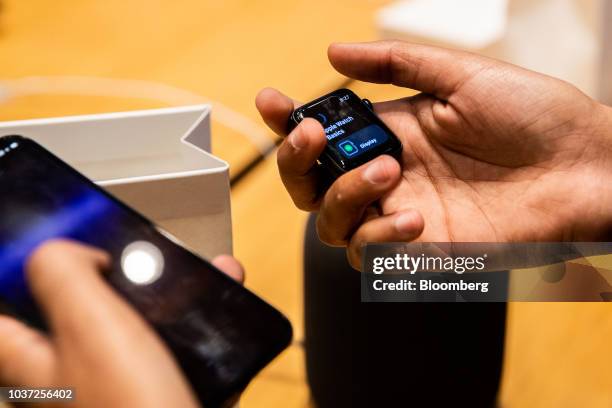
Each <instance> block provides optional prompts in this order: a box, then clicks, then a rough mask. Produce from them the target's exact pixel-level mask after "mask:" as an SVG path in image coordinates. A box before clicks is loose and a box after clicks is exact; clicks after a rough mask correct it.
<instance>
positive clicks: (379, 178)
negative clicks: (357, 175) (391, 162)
mask: <svg viewBox="0 0 612 408" xmlns="http://www.w3.org/2000/svg"><path fill="white" fill-rule="evenodd" d="M363 177H364V178H365V179H366V180H367V181H369V182H370V183H372V184H380V183H384V182H385V181H387V180H388V179H389V174H388V173H387V169H386V168H385V164H384V163H383V162H382V161H380V160H379V161H376V162H374V163H372V164H370V166H369V167H368V168H367V169H366V170H365V172H364V173H363Z"/></svg>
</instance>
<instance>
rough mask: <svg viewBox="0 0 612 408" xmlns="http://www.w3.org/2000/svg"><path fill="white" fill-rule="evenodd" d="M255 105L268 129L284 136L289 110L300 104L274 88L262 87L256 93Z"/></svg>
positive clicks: (291, 110)
mask: <svg viewBox="0 0 612 408" xmlns="http://www.w3.org/2000/svg"><path fill="white" fill-rule="evenodd" d="M255 106H256V107H257V110H259V113H260V114H261V117H262V118H263V120H264V122H266V124H267V125H268V126H269V127H270V129H272V130H273V131H274V132H275V133H276V134H277V135H279V136H285V135H286V134H287V125H288V123H289V117H290V115H291V112H293V110H294V109H295V108H297V107H298V106H300V104H299V103H298V102H296V101H294V100H293V99H291V98H289V97H288V96H286V95H284V94H282V93H281V92H279V91H277V90H276V89H273V88H264V89H262V90H261V91H259V93H258V94H257V97H256V98H255Z"/></svg>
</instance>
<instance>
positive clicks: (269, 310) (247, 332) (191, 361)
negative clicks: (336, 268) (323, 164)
mask: <svg viewBox="0 0 612 408" xmlns="http://www.w3.org/2000/svg"><path fill="white" fill-rule="evenodd" d="M53 238H66V239H72V240H76V241H80V242H83V243H85V244H88V245H92V246H95V247H98V248H102V249H104V250H105V251H107V252H109V253H110V254H111V255H112V259H113V261H112V267H111V270H110V271H108V274H106V275H105V277H106V279H107V280H108V282H109V284H110V285H111V286H112V287H113V288H114V289H115V290H117V292H119V293H120V294H121V295H122V296H123V297H124V298H125V299H127V301H128V302H129V303H131V304H132V306H133V307H135V308H136V310H138V312H139V313H140V314H141V315H142V316H143V317H144V318H145V319H146V320H147V321H148V322H149V323H150V324H151V326H152V327H153V328H154V329H155V330H156V331H157V333H158V334H159V335H160V336H161V337H162V338H163V340H164V341H165V342H166V344H167V346H168V347H169V348H170V350H171V351H172V352H173V354H174V356H175V358H176V359H177V361H178V363H179V364H180V366H181V368H182V369H183V371H184V373H185V374H186V377H187V378H188V379H189V381H190V383H191V385H192V387H193V389H194V390H195V392H196V394H197V395H198V397H199V399H200V400H201V402H202V404H203V405H204V406H206V407H219V406H225V405H227V404H229V403H231V402H232V401H233V400H234V399H235V398H237V396H238V395H239V394H240V393H241V391H242V390H244V388H245V387H246V386H247V384H248V383H249V381H250V380H251V379H252V378H253V377H254V376H255V374H256V373H257V372H258V371H260V370H261V369H262V368H263V367H264V366H265V365H266V364H268V363H269V362H270V361H271V360H272V359H273V358H274V357H275V356H276V355H277V354H279V353H280V352H281V351H282V350H283V349H285V348H286V347H287V346H288V345H289V343H290V341H291V337H292V329H291V325H290V323H289V321H288V320H287V319H286V318H285V317H284V316H283V315H282V314H281V313H280V312H278V311H277V310H276V309H274V308H273V307H272V306H270V305H268V304H267V303H265V302H264V301H263V300H261V299H260V298H258V297H257V296H256V295H254V294H253V293H251V292H249V291H248V290H247V289H245V288H244V287H242V286H241V285H240V284H238V283H237V282H235V281H234V280H232V279H231V278H229V277H228V276H226V275H225V274H224V273H222V272H221V271H219V270H218V269H216V268H215V267H214V266H212V265H211V264H210V263H209V262H207V261H206V260H204V259H202V258H200V257H198V256H197V255H195V254H194V253H193V252H191V251H189V250H187V249H186V248H184V247H183V246H182V245H181V244H179V243H178V242H177V241H176V239H174V238H173V237H171V236H170V235H169V234H168V233H166V232H164V231H163V230H161V229H160V228H158V227H156V226H155V225H154V224H153V223H152V222H150V221H149V220H147V219H146V218H144V217H143V216H142V215H140V214H138V213H137V212H136V211H134V210H132V209H131V208H129V207H127V206H126V205H125V204H123V203H121V202H120V201H118V200H117V199H115V198H114V197H112V196H111V195H109V194H108V193H106V192H105V191H104V190H102V189H101V188H100V187H98V186H96V185H95V184H94V183H93V182H91V181H90V180H88V179H87V178H86V177H85V176H83V175H81V174H79V173H78V172H77V171H76V170H74V169H73V168H71V167H70V166H68V165H67V164H66V163H64V162H63V161H61V160H60V159H59V158H57V157H56V156H54V155H53V154H51V153H50V152H48V151H47V150H45V149H44V148H43V147H41V146H40V145H38V144H37V143H35V142H34V141H32V140H30V139H27V138H24V137H21V136H5V137H1V138H0V302H1V303H2V308H3V309H4V311H5V312H6V311H9V312H10V313H11V314H13V315H15V316H17V317H19V318H21V319H23V320H25V321H27V322H29V323H30V324H32V325H34V326H37V327H39V328H41V329H43V330H44V329H45V322H44V320H43V319H42V317H41V313H40V312H39V310H38V308H37V306H36V303H35V302H34V301H33V299H32V296H31V294H30V292H29V290H28V286H27V282H26V279H25V275H24V265H25V262H26V260H27V259H28V257H29V255H30V253H31V252H32V251H33V250H34V249H35V248H36V247H37V246H38V245H40V244H41V243H43V242H44V241H46V240H49V239H53ZM91 301H92V302H95V299H92V300H91Z"/></svg>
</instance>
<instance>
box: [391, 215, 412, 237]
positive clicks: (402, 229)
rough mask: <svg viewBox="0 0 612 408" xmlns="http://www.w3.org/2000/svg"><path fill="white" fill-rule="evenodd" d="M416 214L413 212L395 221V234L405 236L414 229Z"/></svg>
mask: <svg viewBox="0 0 612 408" xmlns="http://www.w3.org/2000/svg"><path fill="white" fill-rule="evenodd" d="M416 217H417V215H416V213H415V212H414V211H411V212H407V213H403V214H401V215H400V216H399V217H397V218H396V219H395V229H396V230H397V232H399V233H402V234H407V233H410V232H413V231H414V230H415V229H416V228H415V227H416Z"/></svg>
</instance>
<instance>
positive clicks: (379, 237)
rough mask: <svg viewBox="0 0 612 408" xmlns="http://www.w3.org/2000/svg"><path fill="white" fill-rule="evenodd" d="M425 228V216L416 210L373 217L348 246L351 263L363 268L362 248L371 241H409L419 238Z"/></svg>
mask: <svg viewBox="0 0 612 408" xmlns="http://www.w3.org/2000/svg"><path fill="white" fill-rule="evenodd" d="M424 228H425V221H424V220H423V216H422V215H421V213H419V212H418V211H416V210H408V211H402V212H398V213H396V214H391V215H386V216H382V217H377V218H373V219H371V220H370V221H368V222H365V223H364V224H362V225H361V226H360V227H359V228H358V229H357V231H355V233H354V234H353V236H352V237H351V240H350V243H349V245H348V247H347V256H348V259H349V263H350V264H351V266H352V267H353V268H355V269H358V270H361V269H362V264H361V263H362V259H361V258H362V257H361V255H362V250H363V247H364V246H365V245H366V244H367V243H370V242H409V241H413V240H415V239H416V238H418V237H419V236H420V235H421V233H422V232H423V229H424Z"/></svg>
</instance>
